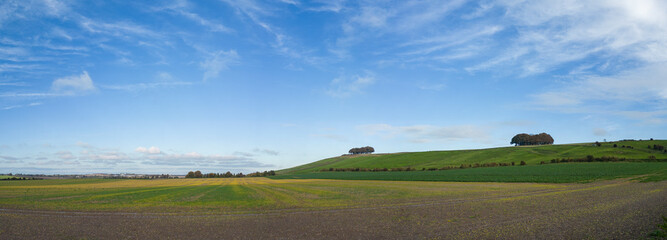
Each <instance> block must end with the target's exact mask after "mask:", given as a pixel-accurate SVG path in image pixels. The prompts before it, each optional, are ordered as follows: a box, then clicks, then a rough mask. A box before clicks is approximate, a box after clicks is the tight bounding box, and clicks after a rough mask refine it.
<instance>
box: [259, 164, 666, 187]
mask: <svg viewBox="0 0 667 240" xmlns="http://www.w3.org/2000/svg"><path fill="white" fill-rule="evenodd" d="M646 174H651V175H650V176H648V177H647V179H649V181H660V180H665V179H666V178H667V162H607V163H560V164H545V165H527V166H513V167H487V168H467V169H452V170H444V171H407V172H391V171H390V172H315V173H304V174H292V175H278V176H273V177H271V178H273V179H341V180H389V181H451V182H540V183H569V182H586V181H593V180H599V179H614V178H623V177H631V176H637V175H646ZM644 181H646V179H644Z"/></svg>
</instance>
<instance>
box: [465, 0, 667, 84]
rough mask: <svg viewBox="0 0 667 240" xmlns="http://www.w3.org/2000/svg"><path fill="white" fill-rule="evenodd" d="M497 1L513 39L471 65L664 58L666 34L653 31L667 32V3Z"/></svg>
mask: <svg viewBox="0 0 667 240" xmlns="http://www.w3.org/2000/svg"><path fill="white" fill-rule="evenodd" d="M499 5H501V6H502V7H503V8H505V9H506V12H507V14H506V18H507V20H509V22H508V23H510V24H513V25H514V27H515V28H516V29H517V33H516V34H517V35H516V39H515V40H514V41H513V42H512V43H511V45H510V46H509V47H508V48H506V50H505V51H503V52H501V53H499V55H498V56H496V57H494V58H493V59H491V60H489V61H487V62H484V63H482V64H480V65H479V66H475V67H471V68H469V69H471V70H489V69H494V68H495V67H500V66H503V67H506V66H518V68H517V69H522V70H523V71H524V74H528V75H530V74H536V73H542V72H546V71H551V70H554V69H556V68H558V67H559V66H561V65H563V64H565V63H570V62H576V61H580V60H583V59H588V58H604V59H613V58H621V59H625V60H638V61H642V62H646V63H656V62H662V61H665V60H667V54H662V53H664V52H667V36H665V35H664V34H654V33H656V32H665V31H667V17H665V16H667V10H665V9H667V6H665V3H664V2H661V1H641V2H631V1H583V2H582V1H557V2H551V1H507V2H500V4H499ZM591 9H597V10H596V11H591ZM517 53H518V54H517ZM656 53H657V54H656Z"/></svg>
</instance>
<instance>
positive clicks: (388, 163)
mask: <svg viewBox="0 0 667 240" xmlns="http://www.w3.org/2000/svg"><path fill="white" fill-rule="evenodd" d="M614 144H616V147H614ZM649 145H650V146H653V145H662V146H667V140H652V141H649V140H637V141H617V142H605V143H601V146H596V145H595V144H594V143H577V144H562V145H542V146H519V147H501V148H489V149H475V150H453V151H428V152H405V153H391V154H368V155H367V154H363V155H344V156H339V157H333V158H327V159H323V160H320V161H316V162H312V163H308V164H304V165H301V166H297V167H293V168H288V169H283V170H279V171H277V172H276V174H278V175H284V174H303V173H311V172H317V171H320V170H321V169H328V168H397V167H413V168H417V169H421V168H441V167H447V166H460V165H461V164H475V163H479V164H483V163H511V162H515V163H517V164H518V163H519V162H521V161H525V162H526V163H527V164H528V165H533V164H539V163H540V162H541V161H545V162H549V161H551V159H563V158H573V159H577V158H586V157H587V156H589V155H592V156H594V157H617V158H625V159H627V160H634V161H646V160H649V159H650V158H651V157H652V156H654V157H655V158H656V159H658V160H667V154H666V153H664V152H663V151H658V150H654V149H649V148H648V146H649Z"/></svg>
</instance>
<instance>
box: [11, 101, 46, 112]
mask: <svg viewBox="0 0 667 240" xmlns="http://www.w3.org/2000/svg"><path fill="white" fill-rule="evenodd" d="M39 105H42V103H41V102H33V103H28V104H21V105H11V106H6V107H3V108H2V110H10V109H15V108H24V107H34V106H39Z"/></svg>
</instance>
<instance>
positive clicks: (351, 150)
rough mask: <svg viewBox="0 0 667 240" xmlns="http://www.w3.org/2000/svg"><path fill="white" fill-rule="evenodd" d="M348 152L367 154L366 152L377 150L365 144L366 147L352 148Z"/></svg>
mask: <svg viewBox="0 0 667 240" xmlns="http://www.w3.org/2000/svg"><path fill="white" fill-rule="evenodd" d="M348 152H349V153H350V154H366V153H373V152H375V149H374V148H373V147H370V146H365V147H360V148H352V149H350V151H348Z"/></svg>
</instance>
